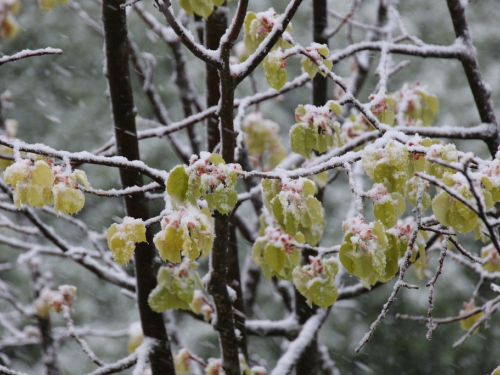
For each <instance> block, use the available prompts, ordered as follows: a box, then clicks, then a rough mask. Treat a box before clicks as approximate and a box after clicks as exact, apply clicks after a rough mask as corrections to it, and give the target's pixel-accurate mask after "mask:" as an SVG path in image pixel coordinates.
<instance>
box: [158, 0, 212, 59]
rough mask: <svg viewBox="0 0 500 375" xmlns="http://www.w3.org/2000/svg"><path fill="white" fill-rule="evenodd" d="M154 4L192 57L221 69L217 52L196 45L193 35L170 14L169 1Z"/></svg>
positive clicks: (159, 0) (170, 5)
mask: <svg viewBox="0 0 500 375" xmlns="http://www.w3.org/2000/svg"><path fill="white" fill-rule="evenodd" d="M155 4H156V5H157V7H158V10H159V11H160V12H161V13H162V14H163V16H164V17H165V19H166V20H167V22H168V24H169V25H170V27H171V28H172V30H174V32H175V33H176V34H177V36H178V37H179V38H180V40H181V41H182V44H184V45H185V46H186V47H187V48H188V49H189V50H190V51H191V52H192V53H193V55H195V56H196V57H197V58H199V59H200V60H202V61H204V62H206V63H208V64H212V65H214V66H216V67H218V68H221V67H222V61H221V59H220V53H219V51H212V50H208V49H206V48H205V47H204V46H203V45H201V44H198V43H197V42H196V41H195V39H194V36H193V34H191V32H190V31H189V30H187V29H186V28H185V27H184V26H183V25H182V24H181V23H180V22H179V21H178V20H177V18H176V17H175V16H174V14H173V13H172V4H171V2H170V0H155Z"/></svg>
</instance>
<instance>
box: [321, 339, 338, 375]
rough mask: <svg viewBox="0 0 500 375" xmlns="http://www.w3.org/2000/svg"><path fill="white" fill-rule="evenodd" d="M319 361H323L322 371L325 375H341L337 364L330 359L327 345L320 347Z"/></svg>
mask: <svg viewBox="0 0 500 375" xmlns="http://www.w3.org/2000/svg"><path fill="white" fill-rule="evenodd" d="M318 352H319V359H320V361H321V371H322V374H323V375H340V372H339V370H338V369H337V367H336V366H335V362H334V361H333V360H332V359H331V358H330V355H329V354H328V348H327V347H326V345H323V344H319V345H318Z"/></svg>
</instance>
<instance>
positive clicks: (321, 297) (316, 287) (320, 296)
mask: <svg viewBox="0 0 500 375" xmlns="http://www.w3.org/2000/svg"><path fill="white" fill-rule="evenodd" d="M309 295H310V296H311V297H310V298H311V299H312V301H313V302H314V303H315V304H316V305H318V306H319V307H323V308H327V307H329V306H331V305H333V303H334V302H335V301H336V300H337V296H338V292H337V288H336V287H335V284H334V283H332V282H329V281H328V280H320V279H318V278H316V279H314V280H313V281H312V282H311V284H310V286H309Z"/></svg>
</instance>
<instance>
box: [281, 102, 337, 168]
mask: <svg viewBox="0 0 500 375" xmlns="http://www.w3.org/2000/svg"><path fill="white" fill-rule="evenodd" d="M341 112H342V108H341V107H340V106H339V105H338V104H337V103H336V102H334V101H333V100H331V101H329V102H328V103H326V104H325V105H324V106H322V107H316V106H313V105H309V104H306V105H299V106H298V107H297V109H296V110H295V120H296V121H297V124H295V125H294V126H293V127H292V128H291V129H290V144H291V149H292V151H293V152H295V153H297V154H300V155H302V156H303V157H305V158H307V159H309V158H310V157H311V152H312V151H313V150H314V151H317V152H319V153H322V152H325V151H326V150H327V148H328V147H332V146H333V144H334V139H333V132H334V131H336V132H337V134H338V132H339V129H340V125H339V124H338V123H337V122H335V121H334V120H333V119H334V115H337V116H339V115H340V114H341Z"/></svg>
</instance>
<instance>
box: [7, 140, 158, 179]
mask: <svg viewBox="0 0 500 375" xmlns="http://www.w3.org/2000/svg"><path fill="white" fill-rule="evenodd" d="M0 144H2V145H4V146H7V147H10V148H12V149H14V148H17V149H18V150H19V151H25V152H32V153H35V154H38V155H45V156H49V157H54V158H59V159H61V160H62V159H65V158H67V159H69V160H71V161H76V162H82V163H89V164H98V165H105V166H108V167H118V168H123V169H131V170H135V171H138V172H140V173H142V174H144V175H146V176H148V177H150V178H151V179H152V180H154V181H156V182H158V183H159V184H161V185H162V186H164V184H165V179H166V177H167V174H166V172H164V171H159V170H157V169H154V168H151V167H148V166H147V165H146V164H145V163H144V162H142V161H140V160H134V161H129V160H127V159H126V158H124V157H123V156H112V157H105V156H96V155H93V154H91V153H90V152H87V151H80V152H68V151H59V150H55V149H53V148H52V147H49V146H45V145H41V144H34V145H32V144H29V143H25V142H22V141H20V140H17V139H10V138H8V137H6V136H5V135H0Z"/></svg>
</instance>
